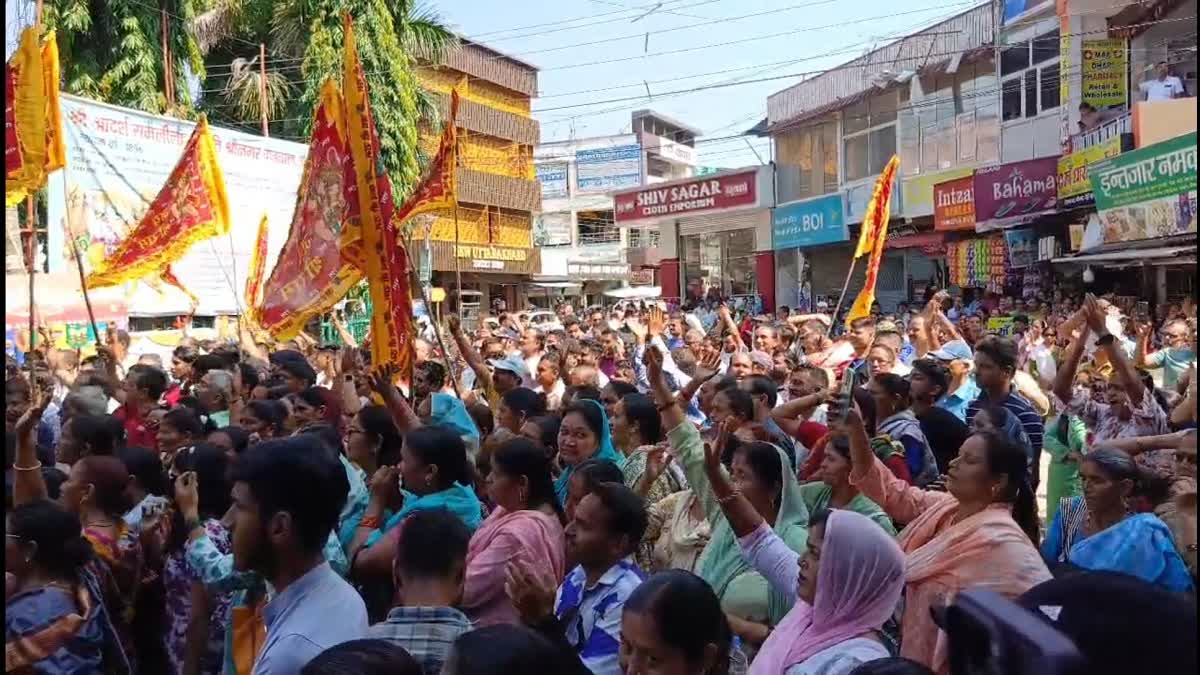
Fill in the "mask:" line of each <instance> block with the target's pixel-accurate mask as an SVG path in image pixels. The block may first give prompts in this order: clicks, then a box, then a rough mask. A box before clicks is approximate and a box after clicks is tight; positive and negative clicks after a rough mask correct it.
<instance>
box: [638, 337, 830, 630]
mask: <svg viewBox="0 0 1200 675" xmlns="http://www.w3.org/2000/svg"><path fill="white" fill-rule="evenodd" d="M644 359H645V363H646V371H647V376H648V378H649V381H650V386H651V390H652V391H653V393H654V398H655V402H656V404H657V405H658V409H659V410H660V411H661V413H662V421H663V428H665V429H668V430H669V431H668V432H667V438H668V440H669V441H670V444H671V448H672V450H673V451H674V454H675V456H676V457H677V458H678V461H679V462H680V464H681V465H682V467H683V470H684V473H685V474H686V476H687V479H688V484H689V485H691V487H692V490H693V491H694V492H695V493H696V496H697V497H698V498H699V499H700V501H701V505H702V507H703V510H704V514H705V516H706V517H707V518H708V521H709V523H710V524H711V525H712V538H711V539H710V540H709V542H708V545H707V546H706V548H705V550H704V553H703V554H702V555H701V559H700V570H699V575H700V577H701V578H703V579H704V580H705V581H707V582H708V583H709V584H710V585H711V586H712V587H713V590H714V591H715V592H716V594H717V597H718V598H720V599H721V607H722V608H723V609H724V610H725V612H726V614H727V615H728V616H729V617H730V625H731V626H732V628H733V631H734V633H736V634H737V635H739V636H740V637H741V638H742V639H743V640H744V641H745V643H746V646H747V651H748V652H750V651H753V649H754V648H755V647H756V646H757V645H760V644H762V642H763V641H764V640H766V638H767V636H768V635H769V634H770V632H771V630H772V627H773V626H775V625H777V624H778V623H779V621H781V620H782V619H783V617H784V615H785V614H787V612H788V610H790V609H791V607H792V604H793V603H794V601H795V599H796V598H795V594H794V593H787V591H786V590H783V589H775V588H772V587H770V586H769V585H768V584H767V581H766V580H765V579H764V578H763V577H762V576H761V575H760V574H758V573H757V572H755V571H754V570H753V569H752V568H751V567H750V565H749V564H748V563H747V562H746V561H745V560H744V559H743V558H742V555H741V553H740V551H739V550H738V546H737V539H736V536H735V534H734V532H733V530H732V529H731V528H730V524H729V522H728V521H727V520H726V518H725V515H724V514H723V513H722V512H721V508H720V504H719V503H718V501H717V500H718V497H717V495H716V494H715V493H714V492H713V488H712V487H711V472H712V471H719V472H728V473H729V474H730V475H731V476H732V478H733V480H734V481H735V483H736V485H737V487H738V490H739V493H740V494H741V495H743V496H744V498H745V499H747V500H748V501H749V503H750V504H752V505H753V507H754V509H755V511H756V512H757V513H758V514H759V515H760V516H761V517H762V518H763V520H764V521H765V522H766V523H768V525H770V527H771V528H772V529H773V530H774V531H775V533H776V534H777V535H778V536H779V537H780V539H782V540H783V541H784V542H786V543H787V546H788V547H789V548H791V549H792V550H793V551H795V552H796V554H797V555H798V554H799V553H800V551H803V550H804V547H805V544H806V542H807V539H808V530H807V528H808V509H806V508H805V506H804V500H803V499H802V498H801V497H800V490H799V485H798V484H797V482H796V474H795V473H794V472H793V471H792V470H791V468H790V463H789V461H788V458H787V455H786V454H785V453H784V452H783V450H781V449H779V448H778V447H776V446H774V445H772V444H770V443H765V442H761V441H755V442H748V443H747V442H741V441H738V440H736V439H734V438H733V435H732V426H731V425H730V424H723V425H722V426H721V433H720V435H719V437H718V442H717V444H716V446H715V447H714V448H710V449H709V452H716V453H720V456H722V457H723V459H724V461H726V462H728V463H727V464H723V465H720V466H718V467H717V468H716V469H711V470H710V469H708V468H707V467H706V461H705V456H706V455H705V453H706V449H705V447H704V442H703V441H702V440H701V438H700V432H699V431H698V430H697V429H696V427H695V425H693V424H692V423H691V422H689V421H688V420H687V418H686V417H685V415H684V412H683V410H682V409H681V408H680V407H679V405H678V403H677V402H676V399H675V396H674V394H673V393H672V392H671V389H670V387H668V386H667V383H666V380H665V378H664V377H663V372H662V355H661V354H659V352H658V350H656V349H647V350H646V354H645V357H644ZM722 475H724V474H722Z"/></svg>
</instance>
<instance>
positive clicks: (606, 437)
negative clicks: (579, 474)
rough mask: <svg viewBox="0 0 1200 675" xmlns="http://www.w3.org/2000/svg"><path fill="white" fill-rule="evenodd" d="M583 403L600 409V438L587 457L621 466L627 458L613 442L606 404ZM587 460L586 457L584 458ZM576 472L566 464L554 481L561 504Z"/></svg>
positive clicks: (564, 500) (586, 399)
mask: <svg viewBox="0 0 1200 675" xmlns="http://www.w3.org/2000/svg"><path fill="white" fill-rule="evenodd" d="M578 403H579V404H581V405H593V406H596V409H597V410H599V411H600V438H599V439H598V443H597V445H596V452H595V453H593V454H592V456H591V457H588V458H587V459H598V460H600V461H603V462H612V463H613V464H616V465H617V466H621V465H622V464H623V463H624V462H625V458H624V457H623V456H622V455H621V453H619V452H617V449H616V448H614V447H613V444H612V433H611V431H610V430H609V425H608V414H607V413H605V412H604V406H602V405H600V403H599V402H598V401H593V400H591V399H588V398H585V399H580V400H579V401H578ZM584 461H586V459H585V460H584ZM574 474H575V467H574V466H573V465H572V466H564V467H563V470H562V473H561V474H559V476H558V480H556V481H554V494H555V496H557V497H558V503H559V505H562V506H565V505H566V503H567V489H568V488H569V487H570V485H571V476H572V475H574Z"/></svg>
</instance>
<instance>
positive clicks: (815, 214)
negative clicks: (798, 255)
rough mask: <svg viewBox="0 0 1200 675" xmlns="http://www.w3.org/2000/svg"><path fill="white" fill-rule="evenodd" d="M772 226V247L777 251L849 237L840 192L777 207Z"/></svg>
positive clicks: (772, 214) (830, 242) (773, 212)
mask: <svg viewBox="0 0 1200 675" xmlns="http://www.w3.org/2000/svg"><path fill="white" fill-rule="evenodd" d="M771 230H772V233H771V234H772V248H773V249H775V250H776V251H782V250H785V249H789V248H807V247H810V246H819V245H821V244H833V243H837V242H841V241H848V240H849V239H850V233H849V231H848V230H847V228H846V221H845V219H844V218H842V196H841V195H839V194H832V195H826V196H824V197H817V198H816V199H806V200H804V201H801V202H793V203H791V204H785V205H783V206H778V207H776V208H775V209H773V211H772V213H771Z"/></svg>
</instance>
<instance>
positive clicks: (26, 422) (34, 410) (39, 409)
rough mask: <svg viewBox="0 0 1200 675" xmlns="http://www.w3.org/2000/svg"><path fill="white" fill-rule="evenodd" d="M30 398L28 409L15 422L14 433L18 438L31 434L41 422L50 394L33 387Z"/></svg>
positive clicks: (46, 390) (47, 391)
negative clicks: (31, 397)
mask: <svg viewBox="0 0 1200 675" xmlns="http://www.w3.org/2000/svg"><path fill="white" fill-rule="evenodd" d="M32 396H33V400H32V401H31V402H30V405H29V409H28V410H26V411H25V413H24V414H22V415H21V417H20V419H18V420H17V425H16V428H15V429H14V431H15V432H16V434H17V436H18V437H20V436H22V435H25V434H28V433H31V432H32V431H33V430H34V429H36V428H37V425H38V423H40V422H41V421H42V415H43V414H44V413H45V412H46V406H48V405H50V399H51V397H52V393H51V392H50V391H49V390H48V389H40V388H37V387H36V385H35V388H34V390H33V394H32Z"/></svg>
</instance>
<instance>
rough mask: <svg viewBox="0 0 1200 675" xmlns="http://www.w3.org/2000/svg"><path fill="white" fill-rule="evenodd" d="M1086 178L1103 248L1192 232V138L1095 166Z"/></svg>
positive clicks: (1111, 159) (1194, 146) (1193, 166)
mask: <svg viewBox="0 0 1200 675" xmlns="http://www.w3.org/2000/svg"><path fill="white" fill-rule="evenodd" d="M1088 175H1089V178H1090V179H1091V181H1092V192H1094V193H1095V195H1096V210H1097V211H1099V212H1100V219H1101V221H1102V222H1103V224H1104V243H1106V244H1110V243H1113V242H1120V241H1137V240H1140V239H1154V238H1158V237H1170V236H1172V235H1176V234H1185V233H1188V232H1195V231H1196V132H1194V131H1193V132H1192V133H1190V134H1184V135H1183V136H1179V137H1176V138H1172V139H1171V140H1168V141H1163V142H1162V143H1155V144H1154V145H1149V146H1146V147H1144V148H1140V149H1138V150H1134V151H1133V152H1127V153H1125V154H1122V155H1117V156H1116V157H1112V158H1110V159H1105V160H1103V161H1100V162H1097V163H1096V164H1093V165H1092V166H1091V167H1090V168H1089V170H1088Z"/></svg>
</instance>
